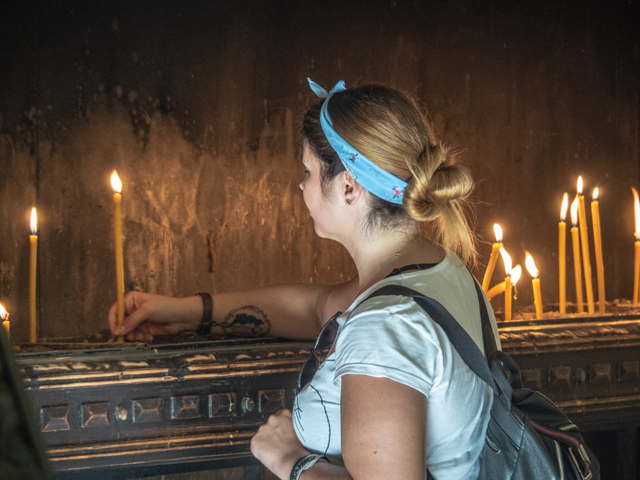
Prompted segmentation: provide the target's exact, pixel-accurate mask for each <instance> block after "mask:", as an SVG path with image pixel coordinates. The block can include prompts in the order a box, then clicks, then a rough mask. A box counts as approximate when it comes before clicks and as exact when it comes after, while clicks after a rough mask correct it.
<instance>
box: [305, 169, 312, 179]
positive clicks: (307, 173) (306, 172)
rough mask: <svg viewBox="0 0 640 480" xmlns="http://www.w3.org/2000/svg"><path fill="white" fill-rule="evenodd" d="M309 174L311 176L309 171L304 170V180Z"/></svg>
mask: <svg viewBox="0 0 640 480" xmlns="http://www.w3.org/2000/svg"><path fill="white" fill-rule="evenodd" d="M310 174H311V172H310V171H309V170H305V171H304V178H307V177H308V176H309V175H310Z"/></svg>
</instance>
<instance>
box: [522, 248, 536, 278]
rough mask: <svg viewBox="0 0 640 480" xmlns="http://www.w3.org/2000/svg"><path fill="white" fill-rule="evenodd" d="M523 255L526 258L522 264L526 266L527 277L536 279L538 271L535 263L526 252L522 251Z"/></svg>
mask: <svg viewBox="0 0 640 480" xmlns="http://www.w3.org/2000/svg"><path fill="white" fill-rule="evenodd" d="M524 254H525V256H526V260H525V261H524V264H525V265H526V266H527V270H528V271H529V275H531V276H532V277H533V278H538V273H539V272H538V269H537V268H536V262H534V261H533V257H532V256H531V254H530V253H529V252H527V251H526V250H525V251H524Z"/></svg>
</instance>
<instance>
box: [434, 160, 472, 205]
mask: <svg viewBox="0 0 640 480" xmlns="http://www.w3.org/2000/svg"><path fill="white" fill-rule="evenodd" d="M446 163H447V162H445V163H443V164H442V165H441V166H440V167H438V168H437V169H436V171H435V172H433V175H432V176H431V180H430V181H429V190H428V192H427V195H428V197H429V198H430V199H431V201H432V202H433V203H435V204H438V205H442V204H445V203H447V202H450V201H452V200H458V199H459V198H463V197H466V196H467V195H468V194H469V192H470V191H471V188H472V187H473V181H472V180H471V174H470V173H469V170H468V169H467V167H465V166H463V165H460V164H457V163H452V164H448V165H447V164H446Z"/></svg>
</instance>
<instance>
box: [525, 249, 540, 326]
mask: <svg viewBox="0 0 640 480" xmlns="http://www.w3.org/2000/svg"><path fill="white" fill-rule="evenodd" d="M524 253H525V256H526V260H525V265H526V267H527V270H528V271H529V275H531V276H532V277H533V279H532V280H531V284H532V286H533V303H534V304H535V306H536V318H537V319H538V320H542V319H543V318H544V314H543V313H542V295H541V293H540V278H539V277H538V274H539V272H538V269H537V268H536V263H535V262H534V261H533V257H532V256H531V254H530V253H529V252H527V251H526V250H525V252H524Z"/></svg>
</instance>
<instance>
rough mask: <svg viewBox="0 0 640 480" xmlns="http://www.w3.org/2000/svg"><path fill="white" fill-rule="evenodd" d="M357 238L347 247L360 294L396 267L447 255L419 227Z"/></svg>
mask: <svg viewBox="0 0 640 480" xmlns="http://www.w3.org/2000/svg"><path fill="white" fill-rule="evenodd" d="M354 240H357V241H354V242H353V244H352V245H351V248H349V246H347V249H348V250H349V253H351V257H352V258H353V261H354V262H355V264H356V268H357V270H358V279H359V282H358V283H359V285H358V295H359V294H360V293H362V292H363V291H365V290H366V289H367V288H369V287H370V286H371V285H373V284H375V283H376V282H378V281H380V280H382V279H383V278H384V277H386V276H387V275H388V274H389V273H390V272H391V271H392V270H393V269H394V268H398V267H402V266H404V265H407V264H411V263H437V262H439V261H441V260H442V258H443V257H444V253H443V252H442V249H440V248H438V247H436V246H435V245H434V244H433V243H431V242H430V241H429V240H427V239H426V238H424V237H422V236H421V235H420V233H419V232H418V229H417V227H416V228H412V229H407V230H403V231H394V232H390V233H386V234H379V235H375V236H372V237H371V238H368V237H367V238H362V237H361V238H359V239H354ZM356 296H357V295H356Z"/></svg>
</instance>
